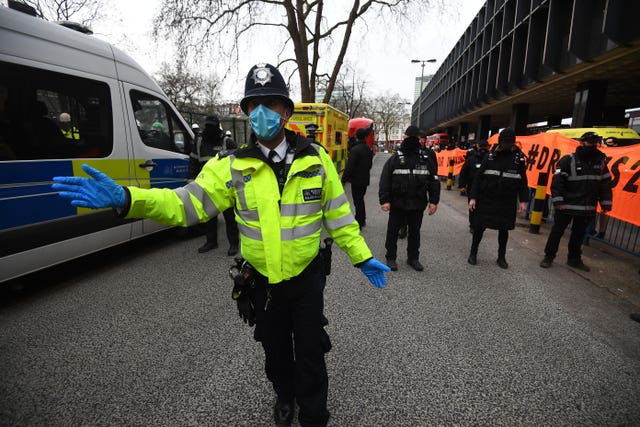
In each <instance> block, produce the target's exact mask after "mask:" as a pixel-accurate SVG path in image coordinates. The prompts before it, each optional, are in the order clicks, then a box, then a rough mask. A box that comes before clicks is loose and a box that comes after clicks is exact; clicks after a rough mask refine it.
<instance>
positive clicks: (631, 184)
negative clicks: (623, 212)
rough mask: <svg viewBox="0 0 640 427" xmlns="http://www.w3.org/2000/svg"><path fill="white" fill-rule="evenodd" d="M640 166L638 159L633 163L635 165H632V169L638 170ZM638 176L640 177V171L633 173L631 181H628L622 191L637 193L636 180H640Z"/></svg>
mask: <svg viewBox="0 0 640 427" xmlns="http://www.w3.org/2000/svg"><path fill="white" fill-rule="evenodd" d="M638 166H640V160H638V161H637V162H635V163H634V164H633V166H631V170H636V169H637V168H638ZM638 178H640V171H638V172H636V173H634V174H633V176H632V177H631V179H630V180H629V182H627V183H626V184H625V186H624V187H622V191H627V192H629V193H637V192H638V186H637V185H636V181H637V180H638Z"/></svg>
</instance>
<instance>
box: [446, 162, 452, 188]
mask: <svg viewBox="0 0 640 427" xmlns="http://www.w3.org/2000/svg"><path fill="white" fill-rule="evenodd" d="M452 185H453V159H451V160H449V174H448V175H447V190H451V186H452Z"/></svg>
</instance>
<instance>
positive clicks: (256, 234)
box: [238, 222, 262, 240]
mask: <svg viewBox="0 0 640 427" xmlns="http://www.w3.org/2000/svg"><path fill="white" fill-rule="evenodd" d="M238 230H239V231H240V234H242V235H243V236H245V237H248V238H249V239H252V240H262V231H260V229H259V228H253V227H249V226H247V225H244V224H243V223H241V222H239V223H238Z"/></svg>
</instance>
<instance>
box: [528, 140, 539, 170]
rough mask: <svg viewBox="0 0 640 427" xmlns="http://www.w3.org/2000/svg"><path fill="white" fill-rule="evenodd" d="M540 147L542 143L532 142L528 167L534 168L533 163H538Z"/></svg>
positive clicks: (529, 168)
mask: <svg viewBox="0 0 640 427" xmlns="http://www.w3.org/2000/svg"><path fill="white" fill-rule="evenodd" d="M539 149H540V144H531V148H530V149H529V152H528V153H527V169H528V170H532V169H533V165H535V164H536V158H537V157H538V150H539ZM538 169H540V167H538Z"/></svg>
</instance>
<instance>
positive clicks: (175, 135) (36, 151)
mask: <svg viewBox="0 0 640 427" xmlns="http://www.w3.org/2000/svg"><path fill="white" fill-rule="evenodd" d="M11 3H15V2H10V4H11ZM192 139H193V134H192V133H191V129H190V128H189V126H187V124H186V122H185V121H184V119H183V118H182V117H181V116H180V114H178V112H177V110H176V109H175V107H174V106H173V105H172V104H171V102H170V101H169V100H168V99H167V97H166V96H165V95H164V94H163V92H162V90H161V89H160V87H159V86H158V85H157V84H156V83H155V82H154V81H153V79H151V77H149V75H148V74H147V73H146V72H145V71H144V70H143V69H142V68H141V67H140V66H139V65H138V64H137V63H136V62H135V61H134V60H133V59H132V58H131V57H129V56H128V55H127V54H125V53H124V52H122V51H120V50H118V49H117V48H115V47H114V46H112V45H110V44H109V43H106V42H104V41H101V40H98V39H96V38H94V37H93V36H92V35H91V34H90V31H84V33H83V32H81V31H77V30H74V29H70V28H67V27H65V26H63V25H60V24H56V23H52V22H47V21H44V20H42V19H40V18H36V17H35V16H30V15H28V14H26V13H23V12H20V11H17V10H12V9H10V8H7V7H0V283H1V282H4V281H7V280H9V279H12V278H15V277H18V276H21V275H24V274H27V273H30V272H33V271H36V270H39V269H42V268H46V267H49V266H52V265H55V264H59V263H62V262H65V261H67V260H71V259H74V258H77V257H80V256H83V255H87V254H89V253H92V252H96V251H99V250H101V249H104V248H107V247H110V246H114V245H117V244H120V243H123V242H127V241H129V240H132V239H135V238H138V237H141V236H144V235H147V234H149V233H153V232H157V231H160V230H161V229H163V228H165V227H164V226H163V225H160V224H158V223H155V222H153V221H150V220H135V221H132V220H124V219H120V218H118V217H116V215H114V213H113V212H112V211H111V210H99V211H90V210H89V209H83V208H74V207H71V206H70V205H69V203H68V202H67V201H66V200H63V199H62V198H61V197H59V196H58V195H57V194H56V192H54V191H52V190H51V184H52V177H53V176H60V175H75V176H86V175H84V172H83V171H82V170H81V165H82V164H83V163H86V164H89V165H91V166H93V167H95V168H97V169H100V170H102V171H104V172H105V173H107V174H108V175H109V176H111V177H112V178H114V179H115V180H116V181H117V182H118V183H119V184H121V185H129V186H139V187H144V188H151V187H168V188H176V187H180V186H182V185H184V184H185V183H186V182H187V173H188V155H187V154H188V150H189V149H190V146H191V141H192ZM185 152H187V154H185Z"/></svg>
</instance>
